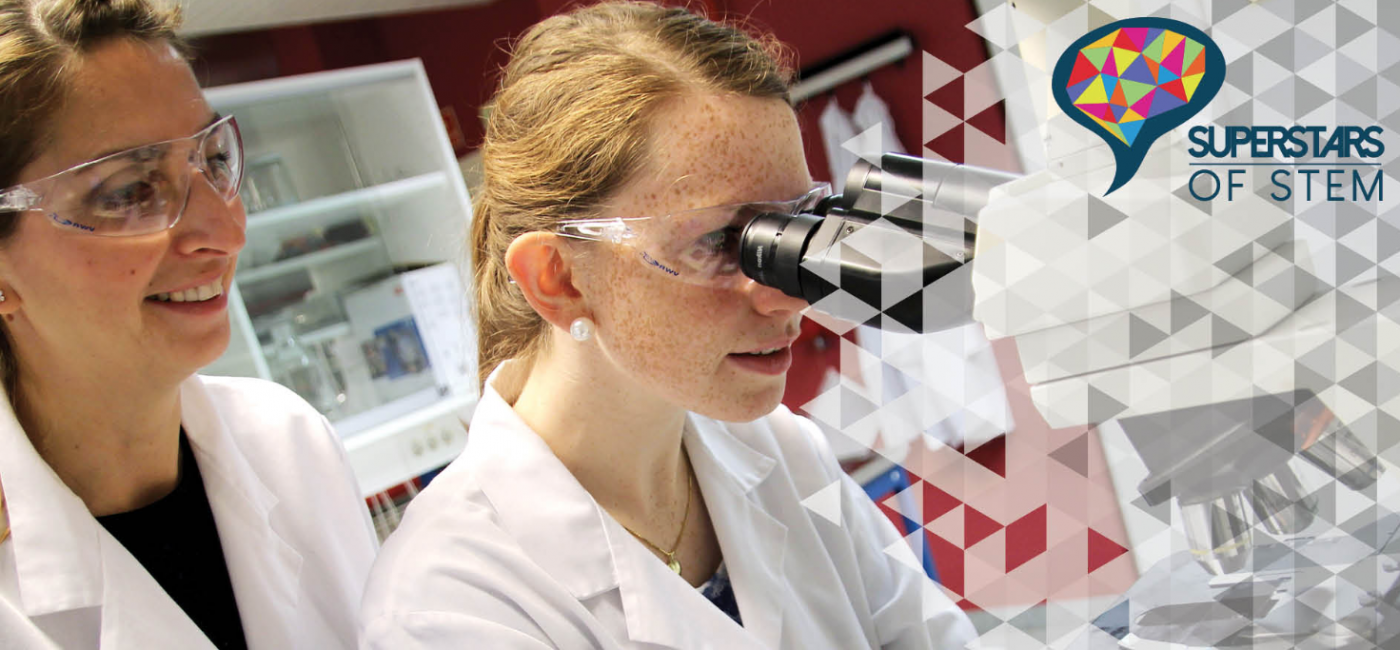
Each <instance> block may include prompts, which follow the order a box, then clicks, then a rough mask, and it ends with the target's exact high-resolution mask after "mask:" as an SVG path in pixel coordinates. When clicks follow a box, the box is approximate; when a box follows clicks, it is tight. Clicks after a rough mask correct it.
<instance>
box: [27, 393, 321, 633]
mask: <svg viewBox="0 0 1400 650" xmlns="http://www.w3.org/2000/svg"><path fill="white" fill-rule="evenodd" d="M180 397H181V422H182V424H183V426H184V427H185V433H186V436H187V437H188V438H189V441H190V445H191V447H192V448H193V450H194V453H195V457H196V461H197V462H198V463H199V468H200V474H201V475H202V476H203V479H204V484H205V492H206V494H207V496H208V499H209V505H210V508H211V510H213V512H214V519H215V522H216V524H217V526H218V529H219V538H220V541H221V543H222V545H223V550H224V557H225V560H226V561H227V564H228V571H229V577H230V579H231V580H232V582H233V588H234V596H235V598H236V600H237V602H238V606H239V614H240V617H241V619H242V621H243V626H244V630H245V634H246V637H247V639H248V643H249V646H250V647H277V648H283V647H295V645H296V644H295V642H294V639H295V637H296V630H293V629H289V628H287V625H288V622H289V621H292V620H294V619H293V617H290V616H288V615H287V612H288V611H293V610H295V608H296V607H297V604H298V603H297V593H298V591H299V589H298V586H299V577H300V571H301V562H302V558H301V556H300V555H299V554H298V553H297V552H296V551H295V550H294V549H292V548H291V547H290V546H288V545H287V544H286V542H285V541H284V540H283V539H282V538H281V537H280V536H279V535H278V534H277V532H276V531H275V527H274V526H273V525H272V523H271V521H270V520H271V514H272V513H273V509H274V507H275V506H276V504H277V498H276V496H275V495H273V494H272V492H271V491H270V490H268V488H267V486H266V485H265V484H263V482H262V481H261V480H260V479H259V478H258V477H257V474H256V473H255V472H254V471H253V469H252V466H251V465H249V464H248V461H247V459H246V458H245V457H244V456H243V454H242V452H241V451H240V450H239V449H238V448H237V443H236V442H235V441H234V439H233V436H232V435H231V433H230V432H229V430H228V428H227V427H226V426H225V424H224V421H223V420H222V419H221V417H220V414H219V412H218V410H217V408H216V407H215V406H214V404H213V403H212V402H211V401H210V399H209V396H208V394H207V393H206V392H205V389H204V386H203V383H202V382H201V381H200V379H199V378H198V377H191V378H190V379H188V380H186V381H185V382H184V383H183V384H182V385H181V387H180ZM0 481H4V485H5V509H6V514H7V515H8V518H9V522H10V526H11V532H10V535H11V537H10V540H9V542H10V543H12V544H14V545H15V546H14V557H15V566H16V572H17V573H18V576H17V578H18V583H19V594H20V601H21V605H22V607H23V608H24V613H25V614H26V615H27V616H30V617H35V616H42V615H45V614H51V613H55V612H61V611H68V610H74V609H81V608H89V607H102V630H101V646H102V647H104V648H109V647H110V648H136V647H195V646H197V645H199V644H198V642H197V641H196V640H202V639H203V635H202V634H201V633H199V631H198V628H196V627H195V626H194V623H193V622H192V621H190V620H189V619H188V617H187V616H184V615H183V613H181V612H180V611H179V608H178V605H176V604H175V603H174V601H172V600H170V598H169V596H168V595H166V594H165V592H164V591H163V590H161V589H160V586H159V584H157V583H156V581H155V579H154V578H152V577H151V576H150V574H149V573H147V572H146V571H145V570H144V569H143V568H142V567H141V566H140V563H139V562H137V561H136V559H135V558H134V557H133V556H132V555H131V553H130V552H128V551H127V550H126V549H125V548H123V547H122V546H121V544H120V543H119V542H118V541H117V540H116V539H115V538H114V537H112V536H111V535H110V534H109V533H108V532H107V531H106V529H105V528H103V527H102V525H101V524H100V523H98V521H97V519H96V518H94V517H93V516H92V514H91V513H90V512H88V509H87V506H86V505H84V504H83V502H82V499H80V498H78V496H77V495H76V494H74V493H73V491H72V490H71V489H69V488H68V486H67V485H65V484H64V483H63V481H62V479H60V478H59V477H58V475H57V474H56V473H55V472H54V471H53V469H52V468H50V467H49V465H48V463H45V462H44V460H43V458H41V457H40V456H39V453H38V452H37V451H36V450H35V449H34V446H33V445H32V444H31V443H30V441H29V437H28V436H27V435H25V433H24V430H23V428H22V427H21V426H20V424H19V421H18V420H17V419H16V418H15V414H14V411H13V410H12V409H11V408H10V401H9V399H8V398H7V397H5V395H4V394H3V391H0ZM138 595H139V596H138ZM142 630H146V631H145V632H143V631H142ZM151 634H156V636H150V635H151ZM181 639H183V640H184V641H187V643H183V645H181V643H182V641H181ZM206 643H207V641H206ZM171 644H175V645H174V646H172V645H171Z"/></svg>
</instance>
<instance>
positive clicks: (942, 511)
mask: <svg viewBox="0 0 1400 650" xmlns="http://www.w3.org/2000/svg"><path fill="white" fill-rule="evenodd" d="M959 505H962V502H961V501H959V500H958V498H957V497H955V496H953V495H951V494H948V493H947V492H944V491H943V490H940V489H938V488H937V487H935V486H934V484H932V483H929V482H928V481H924V520H923V521H921V522H919V525H921V526H922V525H924V524H927V523H930V522H932V521H933V520H935V519H938V518H939V517H942V516H943V515H946V514H948V513H949V512H951V511H952V510H953V508H956V507H958V506H959Z"/></svg>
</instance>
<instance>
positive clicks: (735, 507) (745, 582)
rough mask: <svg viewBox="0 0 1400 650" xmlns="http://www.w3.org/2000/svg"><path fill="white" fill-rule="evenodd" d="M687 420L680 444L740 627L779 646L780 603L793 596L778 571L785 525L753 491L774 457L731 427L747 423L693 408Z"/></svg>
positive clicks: (764, 642) (767, 643)
mask: <svg viewBox="0 0 1400 650" xmlns="http://www.w3.org/2000/svg"><path fill="white" fill-rule="evenodd" d="M688 424H689V426H687V427H686V432H685V447H686V450H687V451H688V452H689V454H690V464H691V467H693V468H694V469H695V476H696V478H697V479H698V482H699V483H700V487H701V490H702V492H703V493H704V495H705V504H706V506H707V509H708V510H709V512H710V520H711V522H712V524H713V525H714V529H715V534H716V536H717V537H718V538H719V545H720V551H721V552H722V553H723V554H724V562H725V565H726V566H727V567H728V569H729V578H730V582H731V583H732V585H733V588H734V597H735V600H736V601H737V602H738V604H739V615H740V616H741V617H742V618H743V620H744V629H745V630H746V631H748V632H749V633H750V634H752V635H753V636H754V637H756V638H757V639H758V641H759V642H760V643H761V644H762V646H763V647H765V648H777V647H780V646H781V641H782V629H783V604H784V603H786V602H789V601H791V600H792V598H791V596H790V595H789V594H788V593H787V591H788V585H787V580H786V579H785V577H784V571H783V557H784V552H785V550H786V549H787V526H785V525H784V524H783V523H782V522H780V521H778V520H777V519H776V518H774V517H773V516H772V515H771V514H769V513H768V511H767V509H766V508H764V507H762V505H761V504H760V502H759V500H758V498H757V495H755V494H754V491H755V490H756V489H757V488H758V487H759V486H760V485H761V484H762V483H763V481H764V480H765V479H766V478H767V477H768V476H769V474H770V473H771V472H772V471H773V467H774V465H776V464H777V461H776V460H774V459H773V458H772V457H771V456H768V455H766V454H763V453H762V452H760V451H758V450H756V449H754V448H753V447H751V446H749V445H748V444H747V443H745V442H744V441H743V440H741V439H739V437H738V436H736V435H735V433H734V431H735V430H736V429H742V428H745V427H749V426H754V425H752V424H732V425H728V426H726V425H724V424H721V423H719V422H716V421H715V420H711V419H709V418H706V417H703V416H699V415H696V414H694V413H692V414H690V419H689V423H688ZM711 609H714V608H711ZM718 647H728V646H723V645H721V646H718Z"/></svg>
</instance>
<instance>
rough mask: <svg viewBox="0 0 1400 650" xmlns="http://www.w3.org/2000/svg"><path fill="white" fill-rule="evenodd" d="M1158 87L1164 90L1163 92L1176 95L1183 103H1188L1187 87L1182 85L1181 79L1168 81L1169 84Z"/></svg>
mask: <svg viewBox="0 0 1400 650" xmlns="http://www.w3.org/2000/svg"><path fill="white" fill-rule="evenodd" d="M1157 87H1158V88H1160V89H1162V90H1165V91H1167V92H1169V93H1171V94H1173V95H1175V96H1176V98H1177V99H1180V100H1181V101H1183V102H1184V101H1187V100H1186V86H1183V85H1182V84H1181V80H1180V79H1173V80H1171V81H1168V82H1167V83H1164V84H1162V85H1160V86H1157Z"/></svg>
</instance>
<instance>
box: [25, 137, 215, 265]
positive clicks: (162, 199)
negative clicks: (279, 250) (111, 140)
mask: <svg viewBox="0 0 1400 650" xmlns="http://www.w3.org/2000/svg"><path fill="white" fill-rule="evenodd" d="M195 172H199V173H201V174H204V177H205V178H206V179H208V181H209V185H210V186H211V187H213V188H214V191H215V192H217V193H218V194H219V196H220V197H221V198H222V199H223V200H224V201H225V202H229V201H232V200H233V199H234V197H236V196H238V187H239V184H241V183H242V182H243V139H242V136H241V135H240V134H239V132H238V123H237V122H235V121H234V119H233V116H232V115H230V116H228V117H225V118H223V119H220V120H218V121H217V122H214V123H213V124H210V125H209V126H208V127H207V128H205V129H204V130H202V131H200V132H199V133H196V134H194V135H192V136H190V137H188V138H179V139H176V140H167V141H165V142H157V143H155V144H148V145H145V146H141V147H136V148H135V149H128V150H126V151H122V152H120V153H114V154H112V155H110V156H105V157H103V158H99V159H97V160H94V161H92V162H89V163H83V164H81V165H78V166H76V167H72V168H69V169H66V170H64V171H61V172H59V173H57V174H54V175H53V176H49V177H47V178H43V179H40V180H37V181H33V182H31V183H25V184H23V185H15V186H14V187H10V188H8V189H5V190H0V212H18V211H25V210H34V211H38V212H42V213H43V214H44V215H45V216H46V217H47V218H48V220H49V221H50V222H51V223H53V224H54V226H56V227H59V228H63V229H67V230H77V231H80V232H84V233H88V234H91V235H100V236H105V237H129V236H134V235H146V234H150V233H154V232H160V231H162V230H165V229H167V228H170V227H172V226H174V225H175V224H176V223H177V222H178V221H179V220H180V217H181V216H182V215H183V214H184V212H185V205H186V204H187V203H188V202H189V198H190V183H191V177H192V176H193V174H194V173H195Z"/></svg>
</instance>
